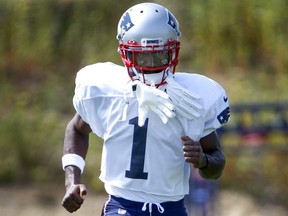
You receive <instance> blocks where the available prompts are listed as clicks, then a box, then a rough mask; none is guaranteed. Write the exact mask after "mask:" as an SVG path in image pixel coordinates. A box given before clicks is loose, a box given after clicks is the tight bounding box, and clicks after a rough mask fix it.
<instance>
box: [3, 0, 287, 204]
mask: <svg viewBox="0 0 288 216" xmlns="http://www.w3.org/2000/svg"><path fill="white" fill-rule="evenodd" d="M140 2H143V1H135V0H121V1H116V0H103V1H88V0H82V1H76V0H75V1H73V0H58V1H57V0H12V1H8V0H6V1H5V0H0V99H1V106H0V183H1V185H4V186H5V185H19V184H20V185H26V184H30V185H33V184H35V185H37V184H41V185H43V184H44V185H45V184H47V185H48V184H55V185H59V186H62V185H64V173H63V171H62V169H61V156H62V143H63V138H64V130H65V126H66V124H67V123H68V121H69V119H70V118H71V117H72V116H73V115H74V109H73V106H72V96H73V93H74V79H75V75H76V72H77V71H78V70H79V69H80V68H81V67H83V66H85V65H87V64H92V63H95V62H99V61H112V62H115V63H119V64H122V62H121V60H120V56H119V55H118V53H117V41H116V38H115V36H116V29H117V24H118V21H119V19H120V17H121V15H122V13H123V12H124V11H125V10H126V9H127V8H129V7H130V6H132V5H134V4H136V3H140ZM153 2H156V3H160V4H163V5H164V6H165V7H167V8H168V9H170V10H171V11H172V12H173V14H174V15H175V16H176V17H177V19H178V21H179V23H180V30H181V32H182V38H181V43H182V46H181V52H180V63H179V66H178V68H177V69H178V71H188V72H195V73H201V74H204V75H206V76H208V77H211V78H213V79H214V80H216V81H217V82H219V83H220V84H221V85H222V86H224V87H225V89H226V90H227V92H228V95H229V98H230V103H231V106H232V107H233V105H236V104H249V103H267V102H268V103H270V102H273V103H278V102H282V103H283V102H285V101H287V102H288V95H287V91H288V87H287V83H288V71H287V69H288V54H287V50H288V42H287V37H288V28H287V23H288V13H287V9H288V2H287V1H286V0H273V1H265V0H235V1H227V0H205V1H203V0H181V1H178V0H177V1H176V0H171V1H167V0H166V1H164V0H162V1H160V0H159V1H153ZM111 79H113V77H111ZM267 115H268V114H267ZM241 118H242V117H241ZM262 118H264V119H265V118H266V116H265V115H264V116H262ZM235 119H236V118H235ZM236 120H239V119H236ZM236 120H234V119H233V109H232V119H231V125H233V124H235V121H236ZM236 123H237V122H236ZM254 123H255V122H254ZM256 123H257V122H256ZM226 127H229V125H227V126H226ZM270 140H277V142H271V143H268V144H267V145H265V147H267V146H269V148H268V150H267V148H265V150H263V148H264V147H263V146H257V148H255V147H247V145H245V143H243V139H241V136H240V135H239V134H237V133H232V134H227V135H226V136H223V147H224V150H225V151H226V154H227V157H228V158H227V166H226V170H225V173H224V175H223V177H222V178H221V180H220V185H221V188H224V189H230V190H236V191H239V192H241V193H249V194H251V195H253V196H254V197H255V198H256V199H257V200H258V201H259V202H262V203H273V202H276V203H278V204H281V205H283V206H285V207H287V206H286V205H287V200H288V188H287V178H288V165H287V156H286V155H287V152H288V150H287V149H288V146H287V144H286V143H287V136H286V135H285V134H284V133H281V132H277V134H272V135H271V134H270ZM101 142H102V141H101V140H100V139H98V138H97V137H96V136H94V135H93V136H92V137H91V144H90V151H89V153H88V156H87V166H86V171H85V174H84V176H83V178H84V179H85V182H86V183H87V184H88V185H89V186H90V188H92V189H93V190H95V191H101V192H103V185H102V184H101V183H100V181H99V180H98V175H99V166H100V153H101V148H102V147H101ZM275 143H276V144H275ZM243 144H244V145H243ZM63 190H64V186H63Z"/></svg>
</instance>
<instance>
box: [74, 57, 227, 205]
mask: <svg viewBox="0 0 288 216" xmlns="http://www.w3.org/2000/svg"><path fill="white" fill-rule="evenodd" d="M174 76H175V80H176V81H177V82H178V83H179V84H180V85H182V86H183V87H185V88H187V89H189V90H191V91H192V92H195V93H197V94H199V95H201V97H202V102H203V106H204V112H203V116H201V117H200V118H198V119H195V120H192V121H189V120H187V119H185V118H182V117H177V116H176V117H175V118H173V119H169V121H168V123H167V124H163V123H162V121H161V119H160V118H159V116H157V115H156V114H155V113H153V112H150V113H149V114H148V118H147V119H146V122H145V125H144V126H143V127H139V126H138V102H137V99H136V97H134V95H133V92H132V88H131V80H130V77H129V76H128V73H127V69H126V68H125V67H122V66H118V65H115V64H113V63H109V62H107V63H97V64H94V65H89V66H86V67H84V68H83V69H81V70H80V71H79V72H78V73H77V77H76V88H75V96H74V98H73V104H74V106H75V109H76V111H77V113H78V114H79V115H80V116H81V117H82V119H83V120H84V121H85V122H87V123H88V124H89V125H90V127H91V129H92V131H93V132H94V133H95V134H96V135H98V136H99V137H101V138H102V139H103V140H104V146H103V152H102V163H101V174H100V179H101V180H102V181H103V182H104V183H105V185H107V188H109V190H112V191H114V193H118V192H117V191H119V194H114V195H121V196H122V197H123V196H124V198H126V199H129V198H130V199H133V200H135V199H136V200H137V198H135V197H129V196H130V195H129V194H133V192H137V194H138V193H142V194H144V199H145V200H139V198H138V201H143V202H146V201H147V200H148V201H151V199H150V200H149V196H151V197H157V196H158V197H161V198H160V201H168V200H169V201H171V200H172V197H183V196H184V195H185V194H188V192H189V186H188V185H189V184H188V181H189V176H190V164H188V163H186V162H185V161H184V156H183V150H182V146H183V143H182V141H181V139H180V137H181V136H182V135H187V136H189V137H190V138H192V139H194V140H199V139H200V138H202V137H204V136H206V135H208V134H210V133H211V132H212V131H214V130H216V129H217V128H219V127H221V126H222V125H223V124H224V123H226V122H227V121H228V119H229V115H230V114H229V105H228V101H227V96H226V93H225V91H224V89H223V88H222V87H221V86H220V85H218V84H217V83H216V82H214V81H213V80H211V79H209V78H207V77H205V76H202V75H198V74H189V73H180V72H177V73H175V75H174ZM111 188H112V189H111ZM115 191H116V192H115ZM108 192H110V191H108ZM125 196H126V197H125ZM132 196H133V195H132ZM165 197H167V198H165ZM165 199H167V200H165ZM153 200H155V199H153ZM156 200H157V198H156Z"/></svg>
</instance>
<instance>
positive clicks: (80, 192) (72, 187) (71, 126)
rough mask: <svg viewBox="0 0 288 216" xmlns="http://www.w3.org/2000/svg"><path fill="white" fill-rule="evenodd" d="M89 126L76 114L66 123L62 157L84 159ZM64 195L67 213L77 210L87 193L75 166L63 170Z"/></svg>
mask: <svg viewBox="0 0 288 216" xmlns="http://www.w3.org/2000/svg"><path fill="white" fill-rule="evenodd" d="M90 132H91V128H90V126H89V125H88V124H87V123H85V122H84V121H83V120H82V118H81V117H80V116H79V115H78V114H76V115H75V116H74V118H73V119H72V120H71V121H70V122H69V123H68V125H67V127H66V131H65V138H64V146H63V155H65V154H69V153H70V154H77V155H79V156H81V157H82V158H83V159H85V157H86V154H87V151H88V146H89V133H90ZM65 186H66V194H65V196H64V198H63V201H62V205H63V207H64V208H66V209H67V211H69V212H71V213H72V212H74V211H76V210H78V209H79V208H80V207H81V205H82V203H83V201H84V199H85V196H86V193H87V190H86V187H85V185H83V184H81V170H80V169H79V168H78V167H76V166H67V167H66V168H65Z"/></svg>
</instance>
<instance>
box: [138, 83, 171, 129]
mask: <svg viewBox="0 0 288 216" xmlns="http://www.w3.org/2000/svg"><path fill="white" fill-rule="evenodd" d="M133 83H134V85H135V84H136V98H137V100H138V104H139V107H138V125H139V126H140V127H142V126H143V125H144V124H145V120H146V118H147V116H148V112H149V111H150V110H152V111H153V112H154V113H156V114H157V115H158V116H159V117H160V118H161V120H162V122H163V123H164V124H166V123H167V122H168V120H169V119H170V118H174V117H175V113H174V108H175V106H174V105H173V103H172V101H171V100H170V99H169V96H168V95H167V94H166V93H165V92H163V91H161V90H159V89H157V88H156V87H152V86H147V85H145V84H143V83H141V82H140V81H134V82H133Z"/></svg>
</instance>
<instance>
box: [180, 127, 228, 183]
mask: <svg viewBox="0 0 288 216" xmlns="http://www.w3.org/2000/svg"><path fill="white" fill-rule="evenodd" d="M181 139H182V141H183V143H184V146H183V151H184V157H185V160H186V162H190V163H192V164H193V166H194V167H195V168H199V173H200V175H201V176H202V177H203V178H206V179H217V178H219V177H220V176H221V175H222V172H223V169H224V167H225V156H224V154H223V152H222V150H221V146H220V142H219V138H218V135H217V133H216V132H212V133H211V134H209V135H207V136H206V137H203V138H201V139H200V141H199V142H198V141H193V140H192V139H190V138H189V137H188V136H183V137H181Z"/></svg>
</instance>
